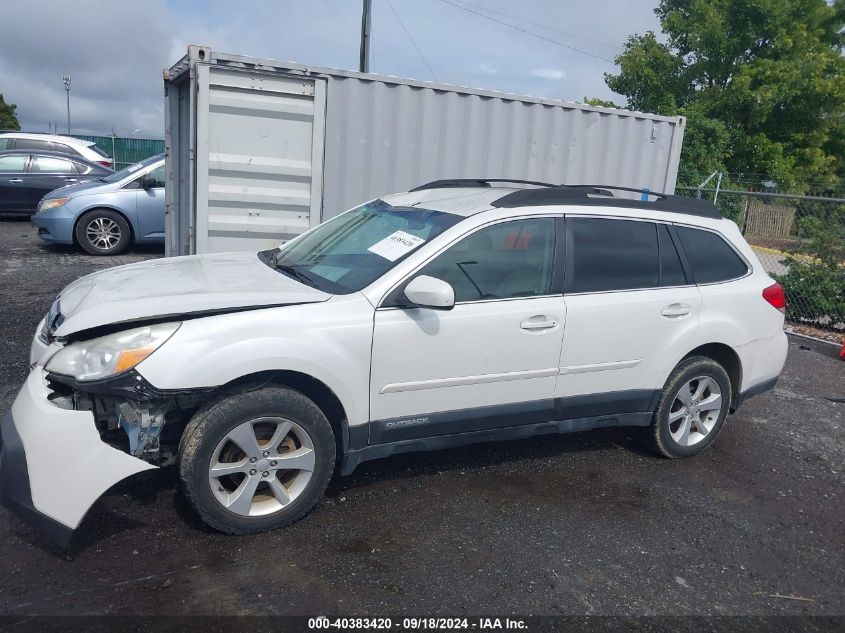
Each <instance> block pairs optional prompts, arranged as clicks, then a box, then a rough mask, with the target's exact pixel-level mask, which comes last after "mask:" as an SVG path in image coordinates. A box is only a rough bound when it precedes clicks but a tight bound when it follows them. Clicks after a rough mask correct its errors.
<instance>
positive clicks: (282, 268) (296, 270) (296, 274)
mask: <svg viewBox="0 0 845 633" xmlns="http://www.w3.org/2000/svg"><path fill="white" fill-rule="evenodd" d="M270 264H271V265H272V266H273V268H275V269H276V270H278V271H279V272H282V273H284V274H285V275H287V276H288V277H293V278H294V279H296V280H297V281H298V282H300V283H303V284H305V285H306V286H311V287H312V288H318V286H317V283H316V282H315V281H314V280H313V279H312V278H311V276H310V275H306V274H305V273H304V272H303V271H302V270H300V266H299V265H294V264H280V263H279V262H278V261H277V259H276V255H275V254H273V255H271V256H270Z"/></svg>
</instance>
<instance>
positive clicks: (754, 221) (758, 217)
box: [676, 187, 845, 340]
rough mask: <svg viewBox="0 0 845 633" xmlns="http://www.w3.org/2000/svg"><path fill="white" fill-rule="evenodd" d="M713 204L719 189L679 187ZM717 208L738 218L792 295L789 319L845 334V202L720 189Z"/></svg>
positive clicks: (813, 329)
mask: <svg viewBox="0 0 845 633" xmlns="http://www.w3.org/2000/svg"><path fill="white" fill-rule="evenodd" d="M676 193H677V194H678V195H686V196H692V197H703V198H707V199H708V200H711V201H712V200H713V199H714V196H715V194H716V191H715V189H697V188H693V187H678V188H677V191H676ZM715 197H716V200H715V201H716V206H718V207H719V209H720V210H721V212H722V214H723V215H724V216H725V217H728V218H730V219H732V220H734V221H735V222H736V223H737V225H738V226H739V227H740V229H741V231H742V233H743V235H744V236H745V239H746V240H747V241H748V243H749V244H750V245H751V248H753V249H754V252H755V253H756V254H757V257H758V258H759V260H760V263H761V264H762V265H763V268H765V269H766V271H767V272H768V273H769V274H770V275H771V276H772V277H773V278H775V279H776V280H777V281H778V282H779V283H780V284H781V285H782V286H783V287H784V290H785V291H786V296H787V312H786V317H787V320H788V321H789V322H790V323H791V324H792V325H793V326H796V327H797V329H806V330H807V333H810V334H815V335H818V336H823V337H824V338H830V339H832V340H836V339H837V338H838V339H840V340H841V338H842V335H843V334H845V198H827V197H821V196H801V195H792V194H785V193H779V192H770V191H736V190H720V191H719V192H718V196H715Z"/></svg>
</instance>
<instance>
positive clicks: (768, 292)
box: [763, 283, 786, 312]
mask: <svg viewBox="0 0 845 633" xmlns="http://www.w3.org/2000/svg"><path fill="white" fill-rule="evenodd" d="M763 298H764V299H765V300H766V301H768V302H769V304H770V305H771V306H772V307H773V308H777V309H778V310H780V311H781V312H786V294H785V293H784V292H783V286H781V285H780V284H777V283H776V284H772V285H771V286H769V287H768V288H766V289H765V290H763Z"/></svg>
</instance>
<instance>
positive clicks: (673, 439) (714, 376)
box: [648, 356, 731, 458]
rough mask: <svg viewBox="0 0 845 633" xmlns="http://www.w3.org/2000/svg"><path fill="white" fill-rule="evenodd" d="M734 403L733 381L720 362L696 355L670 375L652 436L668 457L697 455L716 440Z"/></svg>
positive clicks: (659, 450)
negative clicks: (732, 395)
mask: <svg viewBox="0 0 845 633" xmlns="http://www.w3.org/2000/svg"><path fill="white" fill-rule="evenodd" d="M730 403H731V381H730V378H729V377H728V374H727V372H726V371H725V369H724V368H723V367H722V366H721V365H720V364H719V363H717V362H716V361H714V360H712V359H710V358H707V357H704V356H693V357H691V358H687V359H685V360H684V361H682V362H681V363H680V364H679V365H678V366H677V367H676V368H675V370H674V371H673V372H672V374H671V375H670V376H669V378H668V380H667V381H666V384H665V386H664V388H663V394H662V395H661V397H660V402H659V403H658V405H657V410H656V411H655V413H654V418H653V420H652V423H651V427H650V428H649V429H648V439H649V442H650V444H651V446H652V447H653V448H654V449H655V450H656V451H657V452H658V453H660V454H661V455H664V456H665V457H671V458H675V457H688V456H691V455H696V454H698V453H700V452H701V451H703V450H704V449H705V448H707V447H708V446H710V445H711V444H712V443H713V440H715V439H716V436H717V435H718V434H719V431H721V429H722V426H723V425H724V423H725V418H726V417H727V415H728V411H729V409H730Z"/></svg>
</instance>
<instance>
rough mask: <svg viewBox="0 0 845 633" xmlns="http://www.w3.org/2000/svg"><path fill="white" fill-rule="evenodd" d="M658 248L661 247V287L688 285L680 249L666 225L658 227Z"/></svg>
mask: <svg viewBox="0 0 845 633" xmlns="http://www.w3.org/2000/svg"><path fill="white" fill-rule="evenodd" d="M657 235H658V246H659V247H660V285H661V286H683V285H684V284H686V283H687V276H686V275H685V274H684V267H683V266H682V265H681V258H680V257H678V249H676V248H675V244H674V243H673V242H672V236H671V235H669V227H668V226H667V225H665V224H658V225H657Z"/></svg>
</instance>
